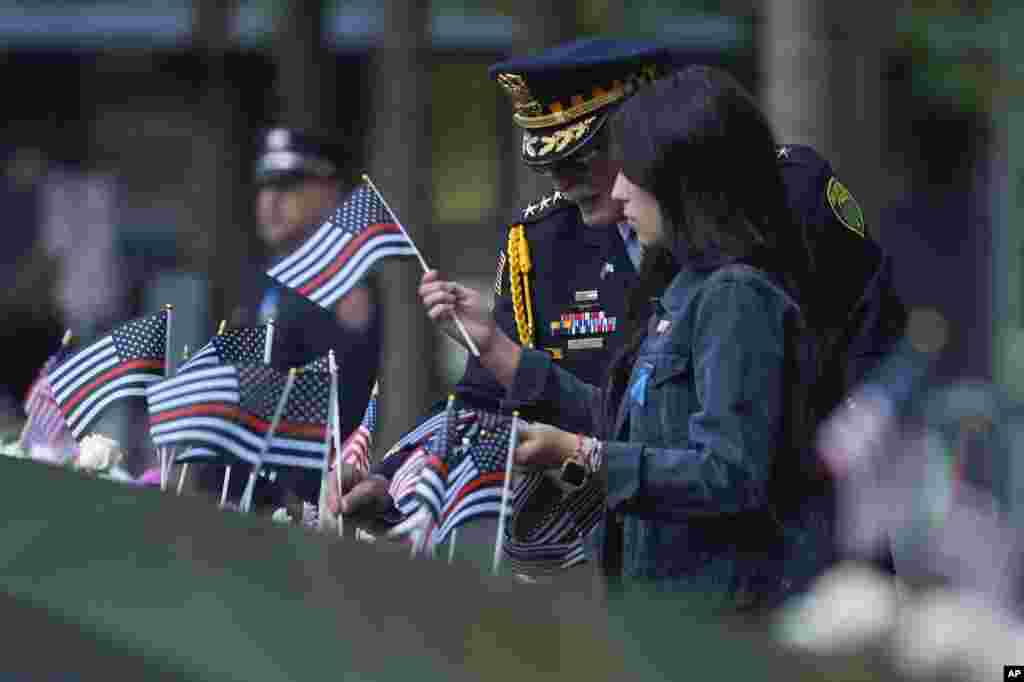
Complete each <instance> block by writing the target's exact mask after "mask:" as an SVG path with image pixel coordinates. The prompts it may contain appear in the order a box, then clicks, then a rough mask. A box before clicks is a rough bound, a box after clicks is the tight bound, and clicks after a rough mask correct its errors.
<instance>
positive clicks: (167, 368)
mask: <svg viewBox="0 0 1024 682" xmlns="http://www.w3.org/2000/svg"><path fill="white" fill-rule="evenodd" d="M164 310H165V311H166V312H167V333H166V335H165V337H164V376H165V377H169V376H171V374H172V370H173V369H174V356H173V355H172V354H171V329H172V327H173V325H172V324H171V323H172V322H173V320H174V306H173V305H171V304H170V303H168V304H166V305H164ZM159 454H160V490H167V477H168V475H169V472H170V470H169V467H168V465H167V457H168V453H167V448H165V447H164V448H160V451H159Z"/></svg>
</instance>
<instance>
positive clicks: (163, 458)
mask: <svg viewBox="0 0 1024 682" xmlns="http://www.w3.org/2000/svg"><path fill="white" fill-rule="evenodd" d="M157 454H158V455H159V456H160V490H162V491H164V490H167V448H166V447H161V448H160V449H159V450H157Z"/></svg>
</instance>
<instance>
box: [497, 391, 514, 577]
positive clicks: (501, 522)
mask: <svg viewBox="0 0 1024 682" xmlns="http://www.w3.org/2000/svg"><path fill="white" fill-rule="evenodd" d="M518 435H519V412H518V411H516V412H513V413H512V429H511V430H510V431H509V434H508V458H507V459H506V460H505V482H504V483H503V484H502V487H501V507H500V508H499V510H498V536H497V537H496V538H495V539H494V567H493V569H492V570H491V572H492V573H493V574H494V575H498V570H499V569H500V568H501V550H502V548H503V547H504V545H505V515H506V513H507V511H508V495H509V489H510V488H511V483H512V457H513V455H514V454H515V451H516V440H517V437H518Z"/></svg>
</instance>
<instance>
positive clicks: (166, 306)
mask: <svg viewBox="0 0 1024 682" xmlns="http://www.w3.org/2000/svg"><path fill="white" fill-rule="evenodd" d="M164 310H174V304H173V303H164Z"/></svg>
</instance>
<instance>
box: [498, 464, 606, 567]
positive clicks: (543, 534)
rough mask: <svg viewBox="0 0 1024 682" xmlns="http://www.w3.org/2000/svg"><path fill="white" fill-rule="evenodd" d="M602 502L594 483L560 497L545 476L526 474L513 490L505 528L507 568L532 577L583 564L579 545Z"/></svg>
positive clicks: (599, 488) (597, 516) (594, 522)
mask: <svg viewBox="0 0 1024 682" xmlns="http://www.w3.org/2000/svg"><path fill="white" fill-rule="evenodd" d="M604 499H605V497H604V489H603V487H602V485H601V484H599V483H597V482H596V481H594V480H591V481H589V482H588V483H587V484H586V485H584V486H583V487H582V488H580V489H579V490H576V491H573V492H571V493H569V494H568V495H565V494H563V493H562V490H561V488H559V487H558V486H557V485H556V484H554V483H553V482H551V481H550V480H549V479H548V478H547V474H546V473H544V472H531V473H529V474H527V475H526V476H525V477H524V479H523V480H522V482H520V483H519V485H518V486H517V487H516V489H515V493H514V495H513V498H512V503H511V507H512V509H511V513H510V521H509V523H508V524H507V525H506V526H505V541H504V545H503V546H502V550H503V552H504V558H505V559H506V560H507V561H508V564H509V566H510V567H511V568H512V570H513V571H514V572H516V573H521V574H524V575H529V576H538V575H551V574H555V573H558V572H560V571H563V570H565V569H567V568H571V567H573V566H575V565H577V564H580V563H583V562H584V561H586V557H585V554H584V542H585V540H586V538H587V536H588V535H589V534H590V532H591V531H592V530H593V529H594V528H596V527H597V524H598V522H599V521H600V520H601V515H602V513H603V511H604ZM539 512H543V513H539Z"/></svg>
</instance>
